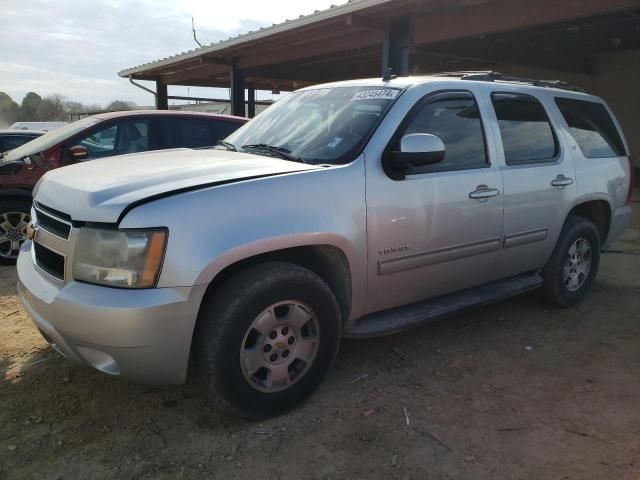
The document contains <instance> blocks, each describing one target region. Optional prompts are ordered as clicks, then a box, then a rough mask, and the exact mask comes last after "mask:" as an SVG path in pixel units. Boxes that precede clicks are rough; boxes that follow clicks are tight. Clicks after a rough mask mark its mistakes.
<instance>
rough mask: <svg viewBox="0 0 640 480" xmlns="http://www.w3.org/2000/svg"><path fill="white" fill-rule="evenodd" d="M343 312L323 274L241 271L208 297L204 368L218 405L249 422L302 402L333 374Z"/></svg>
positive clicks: (200, 330) (270, 267) (199, 335)
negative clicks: (331, 370) (249, 419)
mask: <svg viewBox="0 0 640 480" xmlns="http://www.w3.org/2000/svg"><path fill="white" fill-rule="evenodd" d="M340 337H341V321H340V310H339V308H338V304H337V301H336V299H335V296H334V295H333V293H332V291H331V289H330V288H329V287H328V286H327V284H326V283H325V282H324V281H323V280H322V279H321V278H320V277H318V276H317V275H316V274H315V273H313V272H311V271H310V270H307V269H305V268H302V267H300V266H297V265H293V264H288V263H283V262H271V263H266V264H262V265H258V266H255V267H250V268H248V269H247V270H245V271H243V272H240V273H239V274H237V275H236V276H234V277H233V278H231V279H230V280H229V281H227V282H226V283H225V284H224V285H223V286H222V287H221V288H219V289H217V291H215V292H212V294H211V295H210V296H208V297H207V298H206V299H205V302H204V304H203V306H202V308H201V311H200V315H199V318H198V327H197V329H196V338H195V339H194V345H195V354H196V363H197V364H196V368H197V370H198V373H199V375H200V377H201V379H202V380H203V382H204V383H205V384H206V386H207V388H208V390H209V394H210V396H211V398H212V400H213V401H214V402H215V403H217V404H218V405H219V406H221V407H222V408H223V409H225V410H227V411H230V412H232V413H234V414H237V415H240V416H243V417H245V418H251V419H258V418H265V417H269V416H273V415H277V414H279V413H283V412H286V411H288V410H290V409H291V408H294V407H295V406H297V405H299V404H300V403H301V402H302V401H303V400H304V399H305V398H306V397H307V396H308V395H309V394H311V392H312V391H313V390H314V389H315V388H316V387H317V386H318V385H319V384H320V382H321V381H322V380H323V378H324V377H325V376H326V374H327V373H328V371H329V370H330V369H331V366H332V365H333V362H334V360H335V358H336V354H337V352H338V347H339V342H340Z"/></svg>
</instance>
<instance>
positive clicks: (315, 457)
mask: <svg viewBox="0 0 640 480" xmlns="http://www.w3.org/2000/svg"><path fill="white" fill-rule="evenodd" d="M634 225H635V227H636V228H640V222H638V218H637V217H636V219H635V220H634ZM612 250H614V251H615V252H616V253H610V254H608V255H605V256H604V257H603V260H602V264H601V271H600V274H599V276H598V278H597V281H596V284H595V286H594V289H593V292H592V293H591V294H590V296H589V297H588V298H587V300H586V301H585V302H584V303H582V304H581V305H580V306H579V307H577V308H575V309H568V310H557V309H552V308H549V307H547V306H545V305H544V303H542V302H541V300H540V298H539V295H538V294H537V293H535V292H534V293H530V294H527V295H523V296H520V297H517V298H513V299H510V300H507V301H504V302H501V303H498V304H494V305H491V306H488V307H484V308H480V309H476V310H474V311H471V312H468V313H465V314H462V315H459V316H456V317H454V318H450V319H447V320H443V321H441V322H438V323H435V324H432V325H429V326H426V327H423V328H420V329H417V330H414V331H411V332H407V333H403V334H398V335H393V336H390V337H386V338H380V339H372V340H360V341H345V342H343V345H342V350H341V353H340V356H339V359H338V362H337V364H336V367H335V369H334V370H333V372H332V373H331V374H330V376H329V378H328V380H327V381H326V382H325V383H324V384H323V385H322V387H321V388H320V389H319V391H318V392H317V393H316V394H315V395H313V396H312V397H311V399H310V400H309V401H308V402H307V403H306V404H305V405H304V406H303V407H301V408H299V409H297V410H295V411H294V412H292V413H291V414H289V415H286V416H282V417H280V418H276V419H273V420H270V421H266V422H263V423H249V422H245V421H242V420H238V419H236V418H231V417H228V416H225V415H224V414H222V413H220V412H219V411H217V410H216V409H214V408H212V407H209V406H208V404H207V401H206V398H205V396H204V394H203V392H202V390H201V389H200V387H198V386H197V385H193V384H191V385H185V386H177V387H162V388H154V387H147V386H139V385H131V384H127V383H124V382H121V381H118V380H117V379H114V378H109V377H107V376H105V375H103V374H100V373H97V372H94V371H92V370H90V369H87V368H83V367H80V366H75V365H72V364H70V363H69V362H67V361H66V360H64V359H63V358H61V357H59V356H58V355H57V354H56V353H55V352H53V351H52V350H51V349H50V348H48V347H47V346H46V344H45V342H44V341H43V340H42V339H41V338H40V336H39V335H38V334H37V333H36V330H35V328H34V327H33V326H32V325H31V323H30V321H29V320H28V318H27V316H26V314H25V312H24V310H23V308H22V307H21V305H20V302H19V300H18V299H17V297H16V290H15V282H16V275H15V271H14V269H13V268H10V267H2V268H0V318H1V320H0V479H2V480H4V479H18V478H21V479H51V480H54V479H85V478H92V479H96V480H97V479H119V478H122V479H156V478H158V479H175V478H193V479H204V478H247V477H250V478H257V477H260V478H274V479H278V478H282V479H289V478H296V479H298V478H305V479H307V478H310V479H316V478H317V479H324V478H333V479H348V478H352V479H359V478H368V479H378V478H379V479H388V478H398V479H453V478H465V479H466V478H471V479H476V478H477V479H485V478H492V479H532V478H541V479H557V480H559V479H615V480H620V479H628V480H632V479H633V480H637V479H639V478H640V409H639V408H638V400H639V399H640V274H639V273H638V272H640V230H634V229H629V230H628V231H627V232H626V233H625V236H624V237H623V239H622V240H621V241H620V242H618V243H617V244H616V245H614V246H613V247H612Z"/></svg>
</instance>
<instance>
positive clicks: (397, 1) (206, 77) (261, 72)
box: [119, 0, 640, 90]
mask: <svg viewBox="0 0 640 480" xmlns="http://www.w3.org/2000/svg"><path fill="white" fill-rule="evenodd" d="M639 8H640V0H562V1H560V2H558V1H557V0H537V1H536V2H533V3H532V2H531V1H530V0H350V1H348V2H347V3H345V4H342V5H338V6H332V7H330V8H328V9H326V10H322V11H316V12H314V13H312V14H310V15H304V16H300V17H299V18H296V19H293V20H287V21H285V22H283V23H279V24H274V25H272V26H271V27H266V28H261V29H259V30H257V31H253V32H249V33H247V34H244V35H238V36H236V37H232V38H229V39H227V40H224V41H220V42H217V43H214V44H211V45H208V46H205V47H203V48H198V49H194V50H190V51H187V52H183V53H180V54H177V55H174V56H171V57H168V58H164V59H161V60H156V61H154V62H150V63H146V64H143V65H139V66H136V67H133V68H129V69H126V70H122V71H121V72H119V75H120V76H121V77H129V78H132V79H138V80H152V81H156V82H158V84H159V85H192V86H210V87H228V86H229V85H230V83H231V81H232V77H233V75H235V73H233V75H232V72H241V76H242V77H243V80H244V81H246V84H247V85H251V86H253V87H254V88H256V89H269V90H271V89H282V90H292V89H297V88H300V87H304V86H307V85H311V84H314V83H324V82H330V81H335V80H344V79H353V78H364V77H371V76H374V75H378V74H379V73H380V72H381V70H382V69H381V65H382V64H384V63H385V62H384V61H381V60H382V58H383V57H384V55H387V53H385V51H386V50H385V48H387V47H388V43H387V42H390V43H391V44H393V46H394V47H393V48H397V49H401V50H405V51H409V52H410V55H411V64H412V69H411V71H413V72H419V71H427V72H428V71H439V70H442V69H443V68H442V67H444V69H446V70H451V69H452V68H451V66H454V69H460V68H465V67H466V68H467V69H468V68H472V69H473V68H476V69H477V68H478V67H486V66H491V65H495V64H498V65H500V64H521V65H532V66H543V67H548V68H552V69H556V70H559V71H569V72H584V73H586V72H589V71H590V70H591V68H592V66H591V64H592V58H593V56H594V55H595V54H598V53H601V52H604V51H607V50H612V49H631V48H638V47H639V46H640V40H639V38H640V37H639V36H638V35H637V28H638V25H639V22H640V20H639V19H640V11H639V10H638V9H639ZM398 20H400V23H397V21H398ZM402 21H404V22H405V23H402ZM394 22H396V23H394ZM394 32H395V35H396V37H394ZM398 32H400V34H401V36H402V38H399V37H398ZM405 33H406V36H404V34H405ZM385 45H386V46H387V47H385ZM389 51H391V50H389ZM395 52H396V50H394V51H393V52H392V53H393V54H394V55H395V54H396V53H395ZM396 60H397V57H396ZM387 65H388V63H387Z"/></svg>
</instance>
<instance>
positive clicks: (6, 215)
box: [0, 200, 31, 265]
mask: <svg viewBox="0 0 640 480" xmlns="http://www.w3.org/2000/svg"><path fill="white" fill-rule="evenodd" d="M30 221H31V204H30V203H28V202H23V201H21V200H9V201H6V202H0V265H13V264H15V263H16V259H17V258H18V253H19V251H20V245H22V243H23V242H24V241H25V240H26V239H27V227H28V226H29V222H30Z"/></svg>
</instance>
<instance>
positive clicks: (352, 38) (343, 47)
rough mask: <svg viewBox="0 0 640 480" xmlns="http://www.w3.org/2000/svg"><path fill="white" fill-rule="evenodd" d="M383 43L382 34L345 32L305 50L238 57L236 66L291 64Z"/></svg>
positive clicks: (275, 51)
mask: <svg viewBox="0 0 640 480" xmlns="http://www.w3.org/2000/svg"><path fill="white" fill-rule="evenodd" d="M382 41H383V33H382V32H377V31H373V30H367V31H362V32H357V33H353V34H351V35H349V32H345V35H344V36H341V37H337V38H333V39H331V40H327V41H323V42H316V43H312V44H310V45H308V46H307V47H305V48H294V49H292V48H291V47H290V46H284V47H281V48H279V49H277V50H271V51H263V52H260V53H253V54H250V55H243V56H241V57H238V59H237V60H236V66H237V67H238V68H242V69H245V68H252V67H260V66H264V65H273V64H278V63H291V62H294V61H296V60H301V59H304V58H311V57H314V56H320V55H329V54H333V53H339V52H344V51H348V50H356V49H358V48H363V47H370V46H372V45H382Z"/></svg>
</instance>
